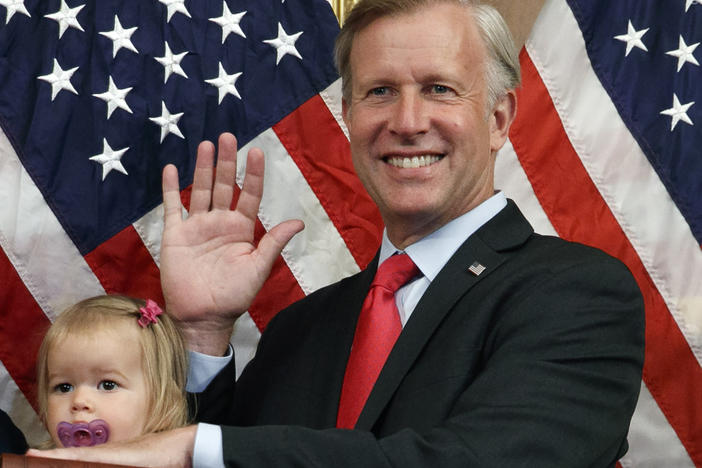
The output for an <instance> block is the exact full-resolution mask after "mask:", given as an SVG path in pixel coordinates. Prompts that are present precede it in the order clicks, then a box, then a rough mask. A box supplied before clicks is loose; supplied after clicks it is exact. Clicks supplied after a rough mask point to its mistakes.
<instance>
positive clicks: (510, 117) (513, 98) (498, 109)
mask: <svg viewBox="0 0 702 468" xmlns="http://www.w3.org/2000/svg"><path fill="white" fill-rule="evenodd" d="M516 115H517V94H516V93H515V92H514V90H513V89H510V90H509V91H507V93H505V94H504V95H502V97H500V98H499V99H498V100H497V102H496V103H495V105H494V107H493V108H492V113H491V114H490V117H489V118H490V149H491V150H492V152H496V151H497V150H499V149H500V148H502V145H504V144H505V141H507V137H508V136H509V128H510V126H511V125H512V122H514V118H515V116H516Z"/></svg>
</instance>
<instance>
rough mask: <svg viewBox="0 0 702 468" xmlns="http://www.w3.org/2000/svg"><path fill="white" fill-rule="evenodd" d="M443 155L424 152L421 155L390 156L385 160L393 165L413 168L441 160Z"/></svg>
mask: <svg viewBox="0 0 702 468" xmlns="http://www.w3.org/2000/svg"><path fill="white" fill-rule="evenodd" d="M443 157H444V156H443V155H435V154H426V155H421V156H390V157H387V158H385V162H387V163H388V164H390V165H391V166H393V167H399V168H402V169H414V168H419V167H427V166H430V165H432V164H434V163H436V162H438V161H439V160H441V159H442V158H443Z"/></svg>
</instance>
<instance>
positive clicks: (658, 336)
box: [510, 51, 702, 466]
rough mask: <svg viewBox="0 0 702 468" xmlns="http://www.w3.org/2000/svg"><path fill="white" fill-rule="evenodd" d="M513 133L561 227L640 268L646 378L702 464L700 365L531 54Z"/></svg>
mask: <svg viewBox="0 0 702 468" xmlns="http://www.w3.org/2000/svg"><path fill="white" fill-rule="evenodd" d="M521 63H522V73H523V81H524V84H523V86H522V89H521V90H520V92H519V106H520V109H521V110H520V113H519V114H518V117H517V120H516V122H515V123H514V125H513V126H512V130H511V132H510V140H511V141H512V144H513V145H514V149H515V151H516V153H517V155H518V156H519V160H520V162H521V164H522V166H523V167H524V170H525V171H526V173H527V176H528V178H529V181H530V182H531V185H532V186H533V188H534V191H535V192H536V195H537V197H538V198H539V201H540V202H541V205H542V206H543V208H544V211H545V212H546V214H547V215H548V217H549V219H550V220H551V223H552V224H553V226H554V228H555V229H556V231H557V232H558V234H559V235H560V236H562V237H564V238H566V239H570V240H575V241H578V242H582V243H585V244H589V245H592V246H595V247H598V248H600V249H602V250H604V251H606V252H608V253H610V254H611V255H614V256H616V257H618V258H619V259H621V260H622V261H623V262H624V263H626V265H627V266H628V267H629V269H630V270H631V271H632V273H633V274H634V276H635V278H636V280H637V282H638V284H639V287H640V288H641V290H642V292H643V295H644V301H645V306H646V361H645V364H644V376H643V380H644V382H645V383H646V385H647V387H648V389H649V390H650V392H651V394H652V395H653V397H654V398H655V400H656V402H657V403H658V406H659V407H660V409H661V410H662V412H663V414H665V416H666V417H667V418H668V421H669V423H670V425H671V426H672V427H673V429H674V430H675V432H676V433H677V435H678V437H679V438H680V441H681V442H682V444H683V445H684V446H685V448H686V449H687V451H688V453H689V455H690V457H691V458H692V460H693V462H694V463H695V465H697V466H702V450H700V446H699V445H698V444H699V441H701V440H702V406H701V405H702V400H700V398H699V396H700V395H702V369H700V366H699V364H698V362H697V360H696V359H695V356H694V355H693V353H692V351H691V350H690V347H689V345H688V343H687V342H686V340H685V338H684V336H683V335H682V333H681V332H680V329H679V328H678V325H677V323H676V322H675V321H674V319H673V318H672V316H671V314H670V311H669V310H668V308H667V306H666V305H665V302H664V301H663V298H662V296H661V294H660V293H659V292H658V290H657V288H656V286H655V284H654V283H653V281H652V280H651V278H650V276H649V274H648V272H647V271H646V269H645V267H644V265H643V263H642V262H641V260H640V258H639V257H638V255H637V254H636V252H635V250H634V248H633V246H632V245H631V244H630V242H629V240H628V239H627V237H626V235H625V234H624V232H623V231H622V229H621V227H620V226H619V224H618V223H617V221H616V219H615V218H614V216H613V214H612V212H611V211H610V210H609V207H608V206H607V204H606V202H605V201H604V200H603V199H602V197H601V196H600V194H599V192H598V190H597V187H595V185H594V184H593V183H592V181H591V179H590V177H589V175H588V174H587V171H586V170H585V168H584V167H583V165H582V163H581V161H580V159H579V157H578V155H577V153H576V152H575V150H574V148H573V147H572V146H571V144H570V141H569V140H568V137H567V135H566V133H565V131H564V129H563V127H562V124H561V121H560V119H559V117H558V114H557V113H556V110H555V108H554V106H553V103H552V101H551V98H550V96H549V94H548V91H547V90H546V88H545V86H544V84H543V82H542V81H541V78H540V76H539V74H538V71H537V70H536V68H535V67H534V65H533V63H532V62H531V59H530V58H529V56H528V55H527V54H526V53H525V52H524V51H522V55H521Z"/></svg>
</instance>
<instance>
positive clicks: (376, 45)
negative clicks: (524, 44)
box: [344, 4, 514, 248]
mask: <svg viewBox="0 0 702 468" xmlns="http://www.w3.org/2000/svg"><path fill="white" fill-rule="evenodd" d="M485 54H486V52H485V48H484V45H483V43H482V40H481V39H480V37H479V35H478V31H477V27H476V25H475V24H474V21H473V19H472V16H471V13H470V12H469V11H468V10H466V9H465V8H464V7H460V6H457V5H449V4H439V5H434V6H431V7H427V8H421V9H419V10H417V11H415V12H412V13H408V14H402V15H399V16H395V17H386V18H380V19H378V20H376V21H373V22H372V23H370V24H369V25H368V26H367V27H365V28H364V29H362V30H361V31H360V32H359V33H358V34H357V36H356V37H355V39H354V41H353V46H352V50H351V56H350V65H351V76H352V84H351V93H350V97H349V99H348V101H344V120H345V122H346V125H347V127H348V130H349V137H350V140H351V152H352V156H353V163H354V167H355V169H356V171H357V173H358V175H359V177H360V178H361V180H362V181H363V183H364V185H365V187H366V189H367V190H368V192H369V194H370V195H371V197H372V198H373V200H375V202H376V203H377V205H378V207H379V208H380V212H381V214H382V216H383V220H384V221H385V224H386V226H387V229H388V235H389V237H390V240H391V241H393V243H394V244H395V245H396V246H397V247H400V248H402V247H404V246H406V245H408V244H410V243H412V242H414V241H416V240H417V239H419V238H421V237H423V236H425V235H427V234H429V233H431V232H433V231H435V230H436V229H438V228H439V227H441V226H443V225H444V224H446V223H447V222H448V221H450V220H452V219H454V218H456V217H458V216H460V215H462V214H463V213H465V212H467V211H468V210H470V209H471V208H473V207H475V206H476V205H478V204H479V203H480V202H482V201H483V200H485V199H487V198H488V197H490V196H491V195H492V193H493V168H494V154H493V153H494V151H496V150H497V149H499V147H500V146H502V144H503V143H504V140H505V138H506V132H507V128H508V127H509V123H511V118H512V116H511V115H510V116H509V121H506V122H503V121H502V120H504V115H501V114H500V115H497V117H496V116H495V111H488V109H487V107H486V106H487V104H486V102H487V101H486V100H487V89H486V83H485V68H484V67H485ZM510 99H512V97H510ZM510 99H508V102H507V105H508V106H509V107H510V109H509V111H510V112H512V111H513V110H514V101H513V100H510ZM501 102H502V101H501ZM497 107H499V105H498V106H497ZM505 126H506V128H503V127H505Z"/></svg>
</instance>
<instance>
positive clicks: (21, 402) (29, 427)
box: [0, 362, 49, 445]
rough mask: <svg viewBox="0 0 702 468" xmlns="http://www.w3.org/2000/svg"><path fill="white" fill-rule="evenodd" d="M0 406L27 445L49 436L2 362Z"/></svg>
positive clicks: (0, 371)
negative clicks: (20, 432)
mask: <svg viewBox="0 0 702 468" xmlns="http://www.w3.org/2000/svg"><path fill="white" fill-rule="evenodd" d="M0 408H1V409H2V410H3V411H5V413H7V414H8V415H9V416H10V419H12V422H14V423H15V426H17V427H18V428H19V429H20V431H22V433H23V434H24V437H25V438H26V439H27V442H28V443H29V445H36V444H39V443H41V442H44V441H45V440H47V439H48V438H49V435H48V433H47V432H46V430H45V429H44V425H43V424H42V423H41V421H39V417H38V416H37V414H36V413H35V412H34V408H32V406H31V405H30V404H29V402H28V401H27V399H26V398H25V397H24V394H23V393H22V392H20V391H19V388H17V384H15V382H14V381H13V380H12V378H11V377H10V374H9V373H8V372H7V369H6V368H5V366H4V365H3V364H2V362H0Z"/></svg>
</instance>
